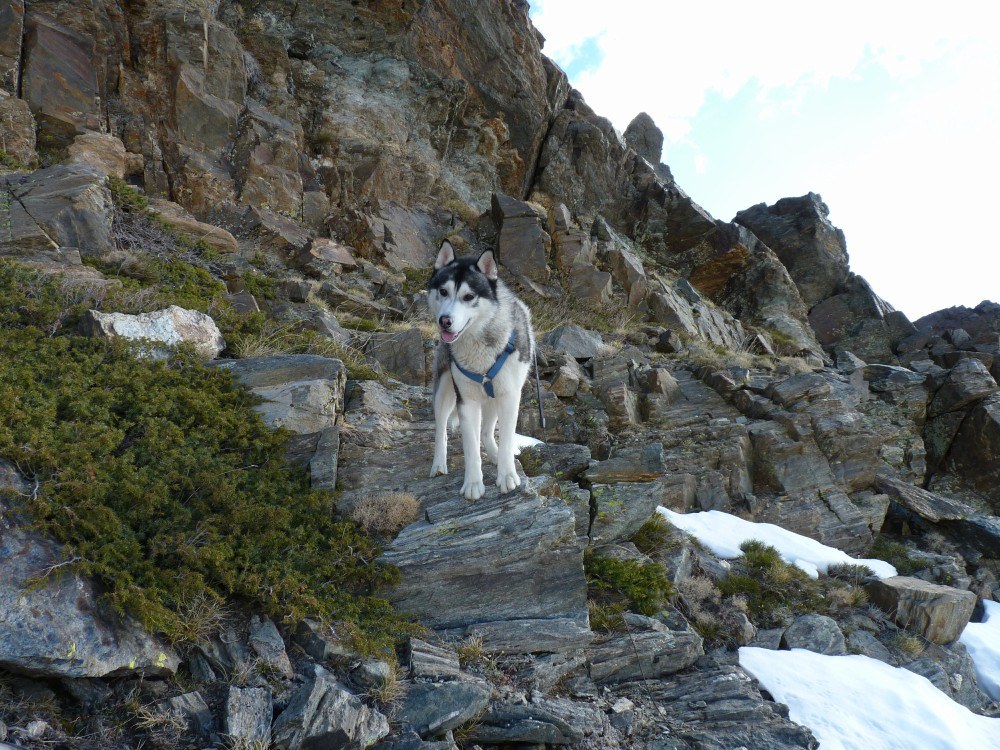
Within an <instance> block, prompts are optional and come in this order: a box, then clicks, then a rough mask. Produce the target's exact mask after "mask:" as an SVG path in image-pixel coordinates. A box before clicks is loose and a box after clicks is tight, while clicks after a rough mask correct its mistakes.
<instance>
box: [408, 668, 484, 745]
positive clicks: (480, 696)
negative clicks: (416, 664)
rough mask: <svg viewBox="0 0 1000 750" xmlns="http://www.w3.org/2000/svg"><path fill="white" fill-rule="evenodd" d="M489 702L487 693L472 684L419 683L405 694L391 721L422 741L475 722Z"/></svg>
mask: <svg viewBox="0 0 1000 750" xmlns="http://www.w3.org/2000/svg"><path fill="white" fill-rule="evenodd" d="M489 699H490V691H489V689H488V688H487V687H486V686H485V685H480V684H477V683H475V682H464V681H454V682H418V683H416V684H414V685H411V686H410V687H409V689H408V690H407V691H406V697H404V698H403V700H402V703H401V705H400V707H399V710H398V712H397V713H396V715H395V716H394V718H395V719H396V720H397V721H400V722H402V723H404V724H410V725H412V726H413V729H414V730H415V731H416V732H417V733H418V734H419V735H420V736H422V737H434V736H439V735H443V734H445V733H447V732H450V731H451V730H452V729H457V728H458V727H460V726H462V724H465V723H466V722H469V721H472V720H473V719H475V717H476V716H477V715H479V714H480V713H482V712H483V710H484V709H485V708H486V706H487V705H488V703H489Z"/></svg>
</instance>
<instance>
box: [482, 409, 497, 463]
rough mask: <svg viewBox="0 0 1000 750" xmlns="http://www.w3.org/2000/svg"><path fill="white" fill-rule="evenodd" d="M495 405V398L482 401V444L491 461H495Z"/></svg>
mask: <svg viewBox="0 0 1000 750" xmlns="http://www.w3.org/2000/svg"><path fill="white" fill-rule="evenodd" d="M496 430H497V406H496V399H492V398H491V399H489V400H488V401H484V402H483V429H482V444H483V450H484V451H486V458H488V459H489V460H490V461H491V462H492V463H494V464H496V462H497V439H496Z"/></svg>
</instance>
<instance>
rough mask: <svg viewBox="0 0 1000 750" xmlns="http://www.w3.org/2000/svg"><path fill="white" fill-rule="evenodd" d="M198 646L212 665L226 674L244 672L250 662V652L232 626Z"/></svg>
mask: <svg viewBox="0 0 1000 750" xmlns="http://www.w3.org/2000/svg"><path fill="white" fill-rule="evenodd" d="M197 648H198V651H200V652H201V654H202V656H204V657H205V659H206V660H207V661H208V663H209V664H210V665H211V667H212V668H213V669H215V670H217V671H218V672H220V673H222V674H224V675H230V674H234V673H239V672H243V671H245V670H246V668H247V667H248V665H249V663H250V652H249V651H248V650H247V647H246V645H245V644H244V643H243V641H242V640H240V637H239V636H238V635H237V634H236V631H235V630H234V629H232V628H229V629H228V630H226V632H224V633H220V634H218V635H216V636H213V637H212V638H210V639H209V640H208V641H205V642H203V643H199V644H198V646H197Z"/></svg>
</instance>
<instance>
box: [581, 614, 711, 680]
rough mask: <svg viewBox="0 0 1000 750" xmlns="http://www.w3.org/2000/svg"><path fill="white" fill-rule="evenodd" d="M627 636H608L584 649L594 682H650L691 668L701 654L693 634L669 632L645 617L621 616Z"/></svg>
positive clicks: (690, 631)
mask: <svg viewBox="0 0 1000 750" xmlns="http://www.w3.org/2000/svg"><path fill="white" fill-rule="evenodd" d="M625 619H626V622H627V623H628V633H627V634H625V635H616V636H612V637H611V638H609V639H608V640H606V641H604V642H603V643H597V644H593V645H591V646H590V648H588V649H587V659H588V661H589V662H590V676H591V678H592V679H593V680H594V681H595V682H599V683H601V682H624V681H627V680H652V679H655V678H657V677H662V676H664V675H668V674H674V673H675V672H679V671H681V670H682V669H685V668H686V667H689V666H691V665H692V664H693V663H694V662H695V661H696V660H697V659H698V657H700V656H701V655H702V654H703V653H704V650H703V648H702V640H701V637H700V636H699V635H698V634H697V633H695V632H694V631H693V630H691V629H690V628H688V629H687V630H683V631H678V630H670V629H669V628H668V627H667V626H666V625H663V624H662V623H660V622H658V621H657V620H654V619H652V618H649V617H643V616H642V615H636V614H632V613H628V614H626V615H625Z"/></svg>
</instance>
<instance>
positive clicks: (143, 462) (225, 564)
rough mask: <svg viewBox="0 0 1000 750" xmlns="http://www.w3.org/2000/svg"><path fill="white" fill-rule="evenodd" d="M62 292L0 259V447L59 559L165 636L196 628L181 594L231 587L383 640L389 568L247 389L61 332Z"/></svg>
mask: <svg viewBox="0 0 1000 750" xmlns="http://www.w3.org/2000/svg"><path fill="white" fill-rule="evenodd" d="M65 304H66V298H65V292H64V291H63V290H62V289H61V287H60V284H59V282H57V281H55V280H53V279H51V278H49V277H45V276H42V275H40V274H38V273H36V272H33V271H28V270H24V269H22V268H20V267H18V266H15V265H13V264H9V263H2V262H0V457H2V458H4V459H6V460H8V461H10V462H12V463H13V464H15V465H16V466H17V467H18V469H19V470H20V471H21V473H22V474H24V475H25V476H27V477H28V478H29V479H31V480H32V481H34V482H37V486H38V491H37V493H35V494H34V496H32V497H29V498H25V499H24V507H25V509H26V510H28V511H29V512H30V515H31V516H32V517H33V519H34V521H35V524H36V526H37V527H38V528H39V529H41V530H43V531H45V532H47V533H49V534H52V535H53V536H54V537H55V538H56V539H57V540H58V541H59V542H61V543H62V544H63V546H64V548H65V554H66V558H67V560H71V561H72V565H68V566H65V567H64V568H63V570H67V569H70V568H72V569H74V570H75V571H77V572H80V573H83V574H88V575H93V576H96V577H98V578H99V579H100V580H101V581H102V582H103V583H104V584H105V586H106V587H107V594H106V597H107V599H108V601H109V602H110V603H111V604H112V605H113V606H114V607H115V609H116V610H117V611H119V612H121V613H129V614H132V615H134V616H135V617H137V618H138V619H139V620H140V621H141V622H143V623H144V624H145V625H146V626H147V627H148V628H150V629H151V630H154V631H159V632H162V633H163V634H164V635H166V636H167V637H168V638H171V639H174V640H184V639H186V638H191V637H192V634H191V630H190V628H189V627H188V623H186V622H185V619H186V618H189V617H190V614H191V613H190V608H191V605H192V602H196V603H197V607H198V609H199V610H203V611H209V612H210V611H212V609H213V608H214V605H215V604H217V603H221V602H223V601H225V600H227V599H230V598H235V599H237V600H241V601H243V602H245V603H247V604H248V605H249V606H252V607H253V608H255V609H256V610H258V611H263V612H265V613H267V614H268V615H270V616H272V617H276V618H280V619H283V620H284V621H285V622H289V623H292V622H295V621H297V620H300V619H302V618H304V617H306V616H312V617H320V618H328V619H336V620H339V621H342V622H344V623H345V624H346V629H347V630H349V631H353V632H355V633H356V634H358V636H359V638H360V639H361V645H366V646H367V647H369V648H377V647H384V646H386V645H387V644H388V643H389V642H390V641H391V639H392V637H393V635H394V634H395V633H396V632H397V630H398V629H400V628H404V627H405V625H404V624H403V623H402V621H401V619H400V618H399V617H398V616H397V615H395V614H394V613H393V612H392V611H391V609H390V607H389V605H388V604H387V603H386V602H385V601H384V600H382V599H380V598H377V597H376V596H374V595H373V593H372V592H373V591H374V589H375V588H377V587H378V586H381V585H384V584H389V583H392V582H394V581H395V580H396V578H397V576H398V573H397V572H396V571H395V570H394V569H392V568H389V567H386V566H383V565H381V564H379V563H377V562H376V557H377V555H378V548H377V547H376V545H375V544H374V542H373V541H372V540H371V539H370V538H369V537H368V536H367V535H365V533H364V532H363V531H362V530H361V529H359V528H358V527H357V526H356V525H355V524H354V523H351V522H346V521H338V520H335V519H334V518H333V517H332V516H331V514H330V512H329V508H330V505H331V497H330V496H329V494H328V493H323V492H317V491H314V490H312V489H311V488H310V487H309V484H308V479H307V477H306V475H305V473H304V472H303V471H301V470H299V469H296V468H293V467H291V466H290V465H289V464H288V463H287V462H286V461H285V459H284V450H285V440H286V434H284V433H282V432H279V431H273V430H271V429H269V428H268V427H267V426H266V425H265V424H264V422H263V421H262V419H261V418H260V416H259V415H258V414H256V413H255V412H254V411H253V409H252V406H253V405H254V403H255V398H254V396H252V395H251V394H250V393H249V392H247V391H246V390H244V389H241V388H239V387H237V386H236V385H234V383H233V382H232V379H231V375H230V374H229V373H228V372H226V371H225V370H223V369H219V368H212V367H207V366H206V365H204V364H203V363H202V362H201V361H200V360H199V359H198V358H196V357H195V356H194V355H193V354H191V353H190V352H185V351H178V352H177V353H176V355H175V356H173V357H172V358H171V359H170V360H169V361H150V360H148V359H139V358H137V357H136V356H135V348H134V345H130V344H128V343H127V342H122V341H102V340H92V339H86V338H82V337H80V336H77V335H74V334H72V333H66V330H67V328H66V327H63V328H58V327H54V326H53V322H54V320H55V319H56V318H58V317H67V313H66V308H65ZM69 317H71V315H70V316H69Z"/></svg>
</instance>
